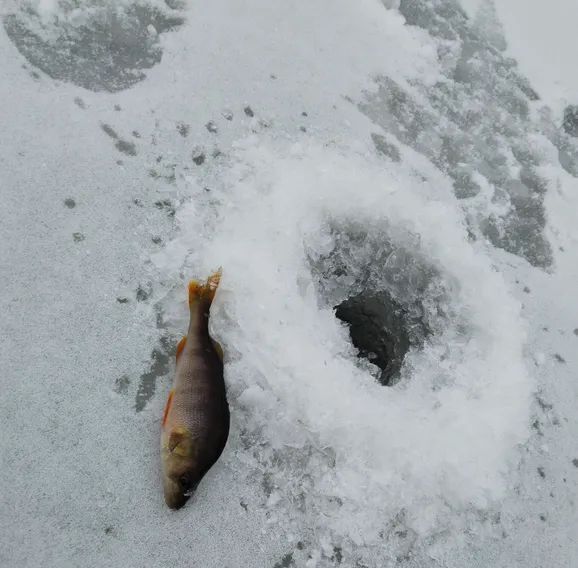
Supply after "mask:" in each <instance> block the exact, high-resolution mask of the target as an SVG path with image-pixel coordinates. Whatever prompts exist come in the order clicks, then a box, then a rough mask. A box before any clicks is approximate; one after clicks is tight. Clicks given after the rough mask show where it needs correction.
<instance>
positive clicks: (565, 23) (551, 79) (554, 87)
mask: <svg viewBox="0 0 578 568" xmlns="http://www.w3.org/2000/svg"><path fill="white" fill-rule="evenodd" d="M462 2H463V5H464V7H465V8H466V9H467V10H468V12H469V13H470V14H471V16H472V17H475V15H476V14H477V12H478V10H479V9H480V8H482V9H483V8H484V6H486V5H487V2H486V1H482V0H462ZM494 5H495V11H496V13H497V15H498V17H499V21H500V22H501V23H502V25H503V28H504V31H505V34H506V36H507V47H508V52H509V53H510V54H511V55H512V56H513V57H515V58H516V59H517V60H518V61H519V65H520V68H521V70H522V71H523V72H524V73H525V74H526V75H527V76H528V78H529V79H530V80H531V81H532V84H533V85H534V87H535V88H536V89H537V91H538V93H539V94H540V96H541V98H542V99H543V100H544V101H545V102H546V103H547V104H548V105H550V106H551V107H552V108H553V110H554V111H555V113H556V115H557V116H558V117H559V120H560V121H561V117H562V112H563V110H564V107H565V106H566V105H569V104H577V102H576V101H577V100H578V73H576V53H577V49H576V38H575V36H576V33H575V32H576V21H578V3H576V2H575V1H574V0H550V1H549V2H528V1H526V0H505V1H497V2H494Z"/></svg>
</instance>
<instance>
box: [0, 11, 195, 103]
mask: <svg viewBox="0 0 578 568" xmlns="http://www.w3.org/2000/svg"><path fill="white" fill-rule="evenodd" d="M179 7H182V5H181V4H180V3H176V2H168V1H165V2H163V1H161V0H132V1H128V0H126V1H122V2H117V1H113V0H50V1H48V0H26V1H25V2H22V3H21V5H20V7H19V9H17V10H15V11H14V12H13V13H12V14H9V15H7V16H6V17H5V19H4V28H5V30H6V33H7V34H8V37H9V38H10V39H11V40H12V42H13V43H14V45H15V46H16V47H17V48H18V50H19V51H20V52H21V53H22V55H24V57H26V59H27V60H28V61H29V62H30V63H31V64H32V65H34V66H36V67H38V68H39V69H41V70H42V71H44V72H45V73H46V74H47V75H49V76H50V77H52V78H54V79H59V80H61V81H67V82H70V83H74V84H75V85H78V86H80V87H84V88H86V89H90V90H91V91H111V92H115V91H120V90H122V89H126V88H127V87H130V86H131V85H133V84H135V83H137V82H138V81H142V80H143V79H144V78H145V77H146V75H145V73H144V71H143V70H144V69H150V68H151V67H153V66H154V65H156V64H157V63H159V62H160V60H161V57H162V48H161V45H160V42H159V34H162V33H164V32H167V31H169V30H174V29H176V28H178V27H179V26H180V25H182V24H183V22H184V20H183V18H182V16H181V13H180V11H179V10H178V9H177V8H179ZM173 8H174V9H173Z"/></svg>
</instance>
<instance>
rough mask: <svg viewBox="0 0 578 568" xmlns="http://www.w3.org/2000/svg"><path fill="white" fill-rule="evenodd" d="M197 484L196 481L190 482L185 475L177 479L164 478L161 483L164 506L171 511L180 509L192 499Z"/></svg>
mask: <svg viewBox="0 0 578 568" xmlns="http://www.w3.org/2000/svg"><path fill="white" fill-rule="evenodd" d="M198 484H199V483H198V481H197V482H194V481H193V482H192V481H190V479H189V476H187V475H184V476H181V477H180V478H178V479H174V478H171V477H168V476H166V477H165V478H164V481H163V486H164V493H165V502H166V504H167V505H168V506H169V508H171V509H175V510H177V509H180V508H181V507H183V506H184V505H185V503H186V502H187V501H188V500H189V499H190V498H191V497H192V495H193V493H194V492H195V490H196V489H197V486H198Z"/></svg>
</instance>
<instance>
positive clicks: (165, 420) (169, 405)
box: [162, 389, 175, 428]
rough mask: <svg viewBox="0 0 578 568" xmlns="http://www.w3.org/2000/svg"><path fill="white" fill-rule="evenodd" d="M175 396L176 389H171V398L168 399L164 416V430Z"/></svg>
mask: <svg viewBox="0 0 578 568" xmlns="http://www.w3.org/2000/svg"><path fill="white" fill-rule="evenodd" d="M174 394H175V389H171V390H170V391H169V398H168V399H167V404H166V405H165V412H164V414H163V422H162V426H163V428H164V426H165V424H166V422H167V418H168V417H169V410H170V409H171V404H172V403H173V396H174Z"/></svg>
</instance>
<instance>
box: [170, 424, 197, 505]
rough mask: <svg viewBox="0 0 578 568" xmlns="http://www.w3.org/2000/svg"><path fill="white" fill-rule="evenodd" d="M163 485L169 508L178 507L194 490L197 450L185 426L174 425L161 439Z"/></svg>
mask: <svg viewBox="0 0 578 568" xmlns="http://www.w3.org/2000/svg"><path fill="white" fill-rule="evenodd" d="M162 462H163V463H162V465H163V487H164V493H165V501H166V503H167V505H168V506H169V507H170V508H171V509H180V508H181V507H182V506H183V505H184V504H185V503H186V502H187V501H188V500H189V497H190V496H191V495H192V494H193V492H194V491H195V489H196V487H197V485H198V481H199V476H198V451H197V444H196V443H195V439H194V437H193V436H192V434H191V432H190V431H189V430H188V429H187V428H182V427H175V428H172V429H171V430H170V431H169V432H168V433H166V434H165V435H163V440H162Z"/></svg>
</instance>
